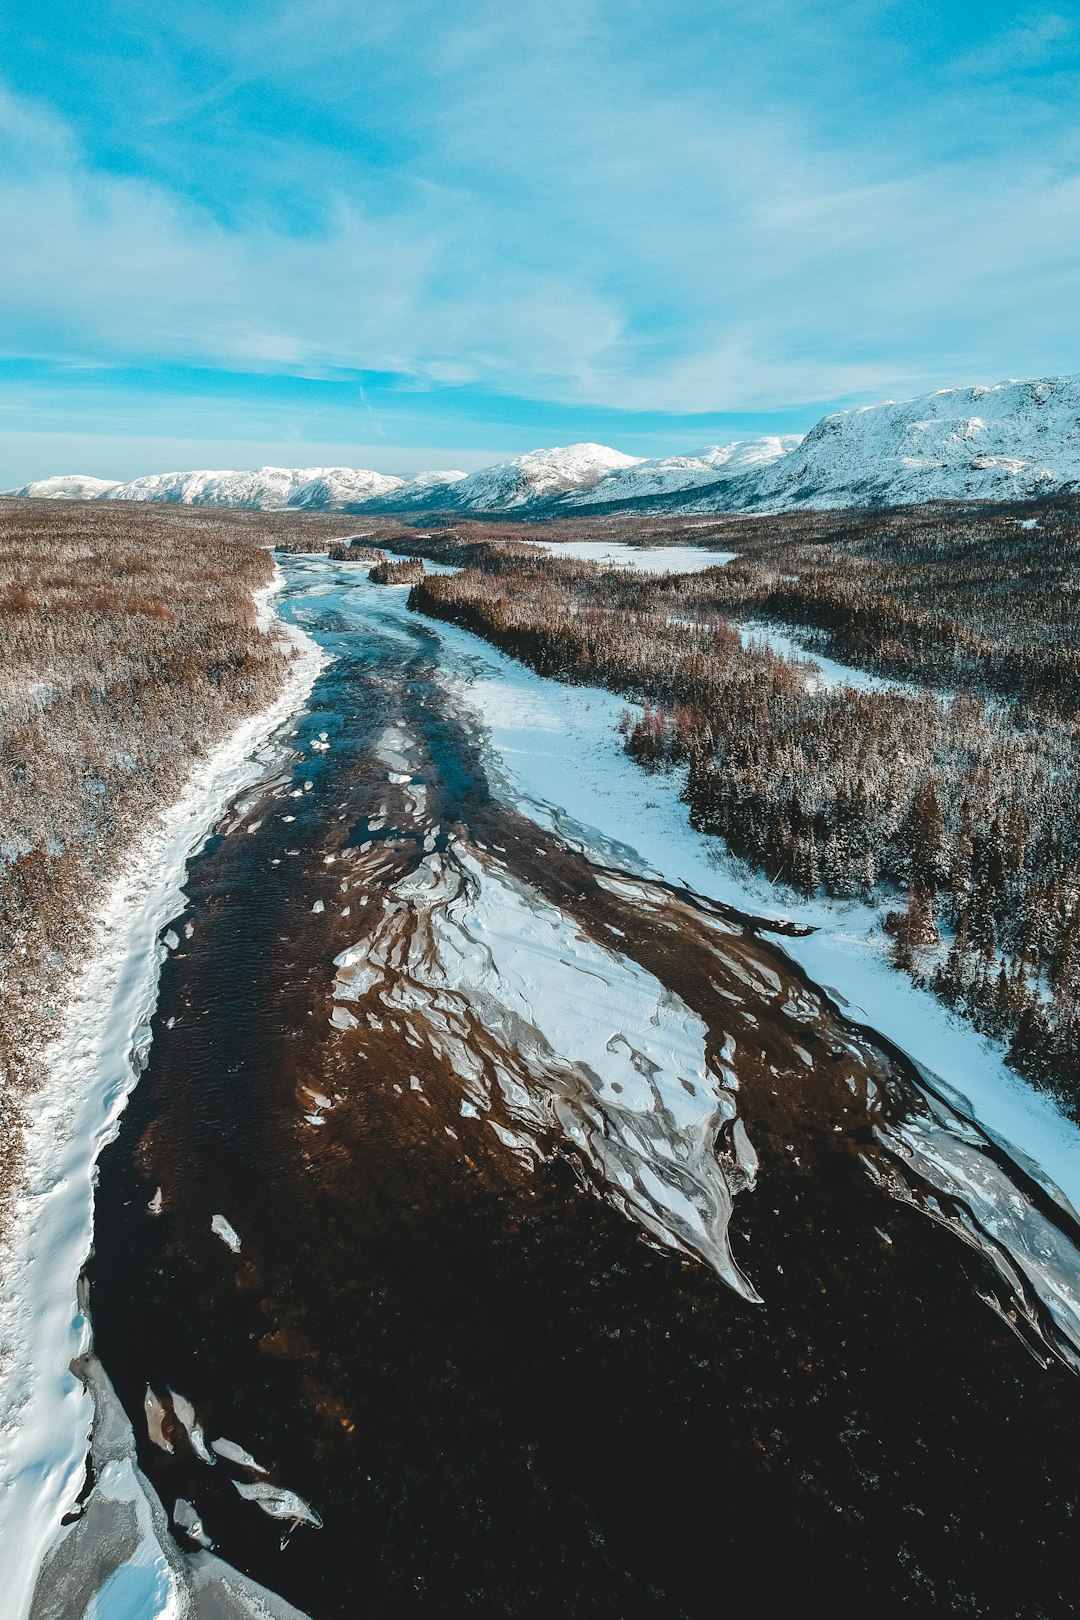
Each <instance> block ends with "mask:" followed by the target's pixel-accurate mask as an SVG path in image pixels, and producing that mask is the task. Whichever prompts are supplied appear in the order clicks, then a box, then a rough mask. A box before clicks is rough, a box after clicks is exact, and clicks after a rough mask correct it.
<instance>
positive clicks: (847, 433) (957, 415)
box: [11, 375, 1080, 517]
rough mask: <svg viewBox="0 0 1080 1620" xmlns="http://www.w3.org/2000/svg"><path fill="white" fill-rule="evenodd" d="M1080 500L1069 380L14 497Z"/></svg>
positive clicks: (381, 506) (45, 485)
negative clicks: (662, 446)
mask: <svg viewBox="0 0 1080 1620" xmlns="http://www.w3.org/2000/svg"><path fill="white" fill-rule="evenodd" d="M1077 487H1080V375H1071V376H1062V377H1050V378H1034V379H1030V380H1026V381H1009V382H1004V383H995V384H990V385H976V386H974V387H970V388H953V389H939V390H937V391H936V392H934V393H932V394H923V395H919V396H917V397H916V398H914V399H910V400H905V401H900V402H896V401H891V400H887V401H883V402H882V403H880V404H876V405H863V406H859V407H856V408H855V409H854V410H849V411H836V412H831V413H830V414H828V415H826V416H823V417H822V418H821V419H820V420H819V421H818V422H817V423H815V425H814V426H813V427H812V428H811V429H810V430H809V432H808V433H806V434H805V435H802V436H799V435H796V434H788V435H776V434H771V435H762V436H759V437H757V438H751V439H740V440H734V441H732V442H730V443H728V444H722V445H709V446H705V447H704V448H703V449H699V450H696V451H691V452H688V453H686V454H682V455H672V456H665V457H654V458H648V457H640V456H630V455H626V454H624V453H623V452H622V451H619V450H614V449H612V448H611V447H609V446H607V445H600V444H592V443H581V444H572V445H557V446H553V447H551V448H548V449H540V450H531V451H527V452H525V453H524V454H523V455H520V456H514V457H511V458H510V459H509V460H506V461H502V462H496V463H494V464H493V465H492V466H490V467H484V468H481V469H480V471H478V472H474V473H469V474H466V473H463V472H459V471H445V472H443V471H435V472H422V473H419V474H417V476H416V477H415V478H412V479H408V480H406V479H404V478H399V477H395V476H393V475H391V474H388V473H379V472H375V471H372V470H370V469H367V468H348V467H332V468H318V467H305V468H281V467H261V468H258V469H257V470H255V471H253V472H185V473H160V474H150V475H146V476H144V477H142V478H136V479H133V480H131V481H130V482H128V483H121V482H113V481H110V480H107V479H98V478H93V477H91V476H89V475H83V474H62V475H59V476H57V477H54V478H47V479H39V480H35V481H34V482H32V483H29V484H26V485H24V486H23V487H22V488H21V489H18V490H14V491H12V492H11V493H12V494H13V495H16V496H25V497H29V498H38V499H54V500H107V501H118V500H145V501H165V502H179V503H182V504H185V505H205V506H237V507H246V508H249V509H254V510H266V511H273V510H289V509H292V510H306V511H322V512H342V513H370V514H372V515H377V514H379V513H404V512H416V513H422V512H435V511H443V512H460V513H461V514H463V515H464V514H468V513H477V514H484V515H490V516H494V515H506V516H514V517H524V516H536V517H549V516H573V515H575V514H580V515H587V514H589V513H592V514H594V515H600V513H601V512H603V513H605V514H607V513H613V512H619V511H626V512H640V513H642V514H646V513H648V512H650V511H653V512H660V511H662V512H666V513H669V514H672V515H681V514H690V513H702V514H704V513H709V512H738V511H760V512H765V511H785V510H792V509H797V508H799V507H817V508H827V507H842V506H848V507H850V506H882V505H906V504H911V503H913V502H917V501H930V500H1017V499H1024V498H1027V497H1030V496H1037V495H1048V494H1053V493H1057V492H1059V491H1063V490H1068V489H1072V488H1077Z"/></svg>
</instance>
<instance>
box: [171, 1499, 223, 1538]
mask: <svg viewBox="0 0 1080 1620" xmlns="http://www.w3.org/2000/svg"><path fill="white" fill-rule="evenodd" d="M173 1523H174V1524H175V1525H176V1528H177V1529H178V1530H182V1531H183V1532H184V1534H185V1536H187V1537H189V1538H190V1540H192V1541H194V1542H195V1544H196V1546H198V1547H204V1548H206V1549H207V1550H209V1549H210V1548H211V1547H212V1546H213V1545H214V1543H213V1541H212V1540H211V1538H210V1537H209V1536H208V1535H207V1533H206V1530H205V1529H204V1527H203V1522H202V1520H201V1519H200V1518H199V1515H198V1514H197V1513H196V1511H195V1509H194V1508H193V1507H192V1505H191V1503H190V1502H188V1501H186V1500H185V1499H184V1497H182V1496H178V1497H177V1499H176V1505H175V1507H174V1508H173Z"/></svg>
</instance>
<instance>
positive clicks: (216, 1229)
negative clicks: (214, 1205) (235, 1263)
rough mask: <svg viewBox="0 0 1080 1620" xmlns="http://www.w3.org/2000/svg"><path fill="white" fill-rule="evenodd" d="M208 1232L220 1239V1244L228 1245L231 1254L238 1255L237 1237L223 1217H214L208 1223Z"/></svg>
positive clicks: (238, 1243) (238, 1240)
mask: <svg viewBox="0 0 1080 1620" xmlns="http://www.w3.org/2000/svg"><path fill="white" fill-rule="evenodd" d="M210 1230H211V1232H213V1233H215V1235H216V1236H217V1237H219V1238H220V1239H221V1241H222V1243H227V1244H228V1245H229V1248H230V1249H231V1250H232V1252H233V1254H239V1253H240V1239H239V1237H238V1236H237V1232H236V1228H235V1227H234V1226H231V1225H230V1224H229V1222H228V1221H227V1220H226V1219H225V1217H224V1215H215V1216H214V1218H213V1220H212V1221H211V1222H210Z"/></svg>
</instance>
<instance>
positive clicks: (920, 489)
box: [758, 377, 1080, 508]
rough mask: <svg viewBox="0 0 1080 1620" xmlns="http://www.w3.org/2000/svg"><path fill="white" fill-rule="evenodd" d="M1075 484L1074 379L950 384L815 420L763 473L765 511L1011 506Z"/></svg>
mask: <svg viewBox="0 0 1080 1620" xmlns="http://www.w3.org/2000/svg"><path fill="white" fill-rule="evenodd" d="M1078 482H1080V377H1054V378H1045V379H1040V380H1036V381H1033V382H1006V383H998V384H997V385H996V386H994V387H989V388H950V389H944V390H942V391H941V392H939V393H936V394H924V395H923V396H922V397H921V398H919V399H913V400H909V401H907V402H905V403H903V404H893V403H891V402H890V403H886V404H883V405H867V406H864V407H863V408H862V409H860V410H855V411H840V412H837V413H836V414H835V415H832V416H825V417H822V419H821V421H820V422H818V423H817V425H816V426H815V427H813V428H811V430H810V432H809V433H808V434H807V435H806V437H805V438H804V439H803V441H802V443H801V444H800V445H799V446H798V448H797V449H796V450H794V451H792V452H791V453H790V454H789V455H787V456H785V457H784V458H783V460H782V461H780V462H778V463H775V464H774V465H773V466H772V467H771V468H769V469H768V470H767V471H766V472H765V474H764V475H763V477H762V479H761V480H760V484H759V489H758V498H759V500H760V501H761V502H762V503H763V504H768V505H771V506H779V507H781V508H783V507H785V506H816V507H827V506H842V505H852V506H862V505H867V504H871V503H873V504H885V505H888V504H894V503H895V504H905V503H907V502H911V501H924V500H943V499H944V500H971V499H981V500H1012V499H1022V498H1024V497H1026V496H1030V495H1045V494H1050V493H1051V492H1052V491H1053V490H1056V489H1061V488H1068V487H1070V486H1072V485H1074V484H1076V483H1078Z"/></svg>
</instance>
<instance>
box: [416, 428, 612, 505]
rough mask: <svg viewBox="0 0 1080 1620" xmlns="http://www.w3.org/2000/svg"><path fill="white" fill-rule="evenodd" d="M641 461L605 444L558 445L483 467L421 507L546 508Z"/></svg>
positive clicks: (585, 490) (592, 487) (591, 487)
mask: <svg viewBox="0 0 1080 1620" xmlns="http://www.w3.org/2000/svg"><path fill="white" fill-rule="evenodd" d="M638 461H639V457H637V456H624V455H623V453H622V452H621V451H620V450H611V449H609V448H608V446H607V445H605V444H567V445H557V446H556V447H555V448H554V449H551V450H530V451H528V452H527V454H525V455H523V456H514V458H513V459H512V460H511V461H499V462H496V464H495V465H494V466H493V467H482V468H481V469H480V471H479V472H475V473H470V474H469V476H468V478H463V479H462V480H461V482H460V483H457V484H454V485H453V486H452V487H451V488H449V489H445V490H440V491H439V492H438V498H437V499H435V498H434V497H433V498H432V499H431V500H429V502H427V503H425V504H435V505H439V506H442V507H446V508H452V509H453V510H455V511H466V512H516V511H520V510H521V508H523V507H527V508H530V509H532V508H535V507H540V506H546V505H548V504H550V503H551V502H552V501H555V500H559V499H560V498H561V497H563V496H567V495H573V494H580V493H583V492H587V491H589V490H592V489H594V488H595V487H596V485H597V484H598V483H599V482H600V481H601V479H603V478H605V477H607V476H608V475H609V474H610V473H612V472H617V471H621V470H623V469H624V468H627V467H636V466H637V465H638Z"/></svg>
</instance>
